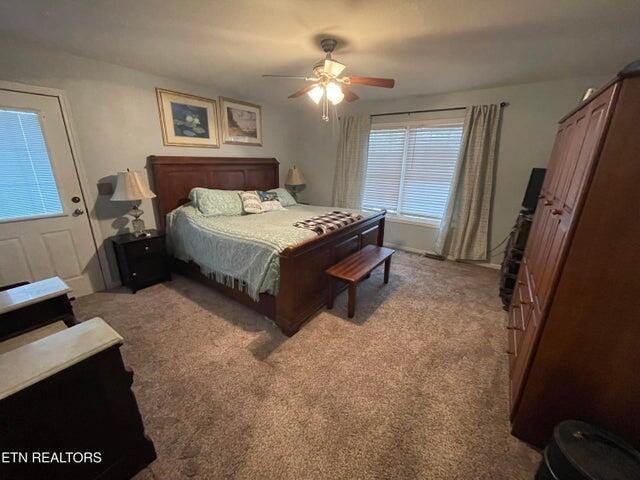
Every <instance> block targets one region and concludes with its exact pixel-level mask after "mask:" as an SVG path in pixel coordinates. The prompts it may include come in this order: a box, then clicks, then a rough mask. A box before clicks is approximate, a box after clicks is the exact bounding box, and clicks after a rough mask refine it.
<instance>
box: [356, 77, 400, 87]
mask: <svg viewBox="0 0 640 480" xmlns="http://www.w3.org/2000/svg"><path fill="white" fill-rule="evenodd" d="M349 83H350V84H351V85H368V86H370V87H383V88H393V86H394V85H395V84H396V81H395V80H394V79H393V78H375V77H352V76H349Z"/></svg>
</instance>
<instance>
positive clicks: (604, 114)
mask: <svg viewBox="0 0 640 480" xmlns="http://www.w3.org/2000/svg"><path fill="white" fill-rule="evenodd" d="M614 91H615V87H614V86H612V87H611V88H609V89H608V90H606V91H605V92H603V93H602V94H601V95H598V98H596V99H594V100H593V101H592V102H591V104H590V105H589V111H588V115H587V126H586V135H585V141H584V143H583V145H582V149H581V150H580V155H579V157H578V159H577V161H576V166H575V168H574V170H573V173H572V175H571V178H570V181H569V186H568V189H567V194H566V197H565V201H564V210H565V211H566V212H567V213H570V214H571V215H573V212H574V211H575V209H576V206H577V203H578V200H579V197H580V195H581V193H582V192H583V191H584V187H585V185H586V184H587V183H588V175H587V174H588V172H590V171H591V165H592V163H593V160H594V158H595V155H596V153H597V152H596V150H597V147H598V145H599V144H600V140H601V138H602V133H603V132H604V127H605V125H606V123H607V122H606V120H607V118H608V114H609V111H610V106H611V101H612V100H613V94H614Z"/></svg>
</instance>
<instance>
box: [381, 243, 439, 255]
mask: <svg viewBox="0 0 640 480" xmlns="http://www.w3.org/2000/svg"><path fill="white" fill-rule="evenodd" d="M384 246H385V247H389V248H395V249H396V250H403V251H405V252H409V253H417V254H419V255H425V254H427V253H429V254H433V255H435V253H434V252H429V251H427V250H420V249H419V248H412V247H407V246H405V245H401V244H399V243H389V242H384Z"/></svg>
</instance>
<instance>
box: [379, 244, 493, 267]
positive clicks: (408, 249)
mask: <svg viewBox="0 0 640 480" xmlns="http://www.w3.org/2000/svg"><path fill="white" fill-rule="evenodd" d="M384 246H385V247H389V248H395V249H396V250H403V251H405V252H409V253H417V254H419V255H424V256H425V257H427V258H431V259H434V260H447V259H446V258H443V257H441V256H440V255H438V254H437V253H436V252H433V251H430V250H421V249H419V248H412V247H407V246H405V245H401V244H399V243H391V242H384ZM461 263H466V264H468V265H476V266H478V267H482V268H490V269H492V270H500V269H501V268H502V266H501V265H500V264H499V263H490V262H464V261H463V262H461Z"/></svg>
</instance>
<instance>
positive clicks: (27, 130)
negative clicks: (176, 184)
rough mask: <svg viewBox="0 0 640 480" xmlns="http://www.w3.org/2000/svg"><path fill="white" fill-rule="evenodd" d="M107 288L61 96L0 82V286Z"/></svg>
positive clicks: (77, 293)
mask: <svg viewBox="0 0 640 480" xmlns="http://www.w3.org/2000/svg"><path fill="white" fill-rule="evenodd" d="M56 275H57V276H59V277H60V278H62V279H63V280H64V281H65V282H66V283H67V284H68V285H69V286H70V287H71V288H72V289H73V291H74V295H75V296H81V295H86V294H88V293H91V292H94V291H96V290H101V289H103V288H104V281H103V277H102V272H101V270H100V264H99V261H98V256H97V252H96V245H95V242H94V239H93V235H92V232H91V226H90V223H89V220H88V217H87V214H86V206H85V203H84V199H83V197H82V190H81V188H80V182H79V180H78V174H77V172H76V166H75V163H74V159H73V155H72V151H71V147H70V141H69V138H68V136H67V130H66V126H65V121H64V117H63V115H62V110H61V106H60V102H59V99H58V97H56V96H52V95H51V96H50V95H42V94H35V93H24V92H15V91H11V90H2V89H0V286H1V285H8V284H13V283H17V282H21V281H25V280H26V281H31V282H32V281H35V280H41V279H43V278H48V277H52V276H56Z"/></svg>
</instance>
